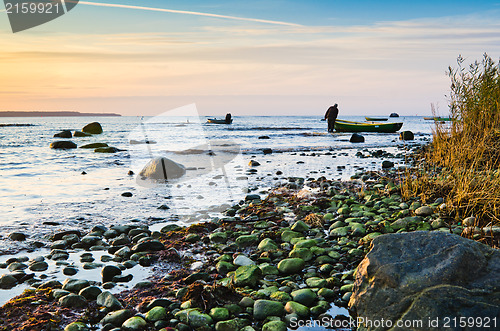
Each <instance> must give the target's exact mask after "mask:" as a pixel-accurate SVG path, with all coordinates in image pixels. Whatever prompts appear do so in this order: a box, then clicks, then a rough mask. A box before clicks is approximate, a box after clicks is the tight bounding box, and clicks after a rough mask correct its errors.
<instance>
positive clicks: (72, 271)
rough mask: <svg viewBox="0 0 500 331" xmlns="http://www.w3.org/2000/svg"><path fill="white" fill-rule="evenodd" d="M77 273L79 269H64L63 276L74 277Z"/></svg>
mask: <svg viewBox="0 0 500 331" xmlns="http://www.w3.org/2000/svg"><path fill="white" fill-rule="evenodd" d="M77 273H78V269H77V268H75V267H71V266H68V267H65V268H64V269H63V274H64V275H66V276H73V275H76V274H77Z"/></svg>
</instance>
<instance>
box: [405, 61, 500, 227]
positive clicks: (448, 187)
mask: <svg viewBox="0 0 500 331" xmlns="http://www.w3.org/2000/svg"><path fill="white" fill-rule="evenodd" d="M457 63H458V67H457V68H452V67H449V68H448V76H449V77H450V79H451V93H450V96H449V99H450V104H449V108H450V116H451V117H452V118H453V121H452V122H451V124H441V123H437V122H436V126H435V128H434V130H433V141H432V143H431V145H430V146H429V148H428V149H427V151H426V152H425V154H424V155H423V159H424V160H425V161H424V162H423V163H421V165H420V169H418V170H416V171H413V172H411V173H409V174H408V175H407V176H406V178H405V180H404V181H403V194H404V195H406V196H410V195H420V196H421V197H422V198H423V199H424V200H425V199H431V198H434V197H436V196H442V197H445V198H446V199H445V200H446V205H447V207H448V209H449V210H450V211H451V214H452V216H453V217H454V218H455V220H456V221H457V222H459V221H460V220H462V219H463V218H464V217H468V216H475V217H476V225H477V226H479V227H484V226H492V225H499V224H500V170H499V167H500V68H499V65H498V64H497V63H495V62H494V61H493V60H492V59H491V58H490V57H489V56H488V55H487V54H484V57H483V59H482V61H481V62H478V61H476V62H474V63H472V64H471V65H469V66H468V67H466V66H465V65H464V64H465V59H464V58H462V57H461V56H459V57H458V59H457Z"/></svg>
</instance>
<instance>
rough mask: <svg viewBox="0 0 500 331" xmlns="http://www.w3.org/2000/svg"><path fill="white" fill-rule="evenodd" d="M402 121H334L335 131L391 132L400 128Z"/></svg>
mask: <svg viewBox="0 0 500 331" xmlns="http://www.w3.org/2000/svg"><path fill="white" fill-rule="evenodd" d="M402 126H403V123H402V122H398V123H362V122H351V121H344V120H336V121H335V131H337V132H383V133H393V132H396V131H398V130H399V129H401V127H402Z"/></svg>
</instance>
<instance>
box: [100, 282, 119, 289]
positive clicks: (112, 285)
mask: <svg viewBox="0 0 500 331" xmlns="http://www.w3.org/2000/svg"><path fill="white" fill-rule="evenodd" d="M115 286H116V283H113V282H106V283H104V284H102V288H103V289H105V290H110V289H112V288H113V287H115Z"/></svg>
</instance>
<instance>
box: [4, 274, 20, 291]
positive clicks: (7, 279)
mask: <svg viewBox="0 0 500 331" xmlns="http://www.w3.org/2000/svg"><path fill="white" fill-rule="evenodd" d="M16 284H17V279H16V277H14V276H12V275H3V276H1V277H0V288H3V289H9V288H12V287H14V286H15V285H16Z"/></svg>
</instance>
